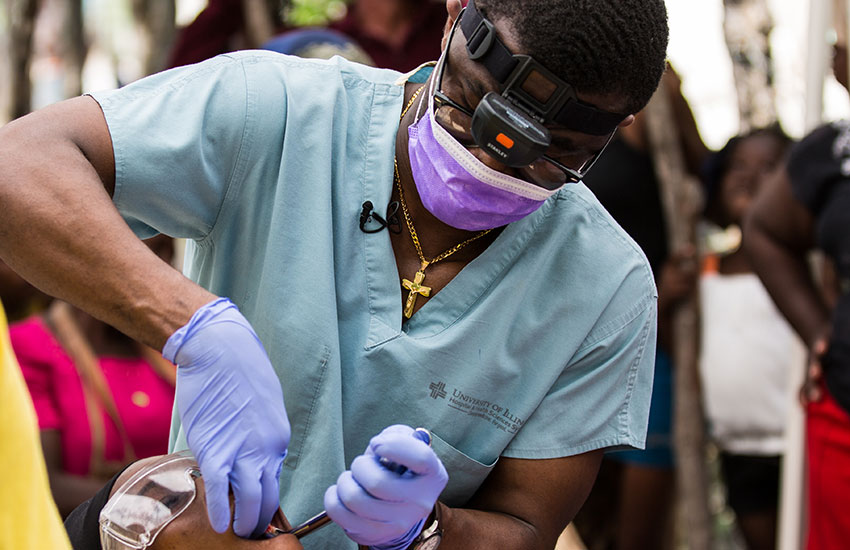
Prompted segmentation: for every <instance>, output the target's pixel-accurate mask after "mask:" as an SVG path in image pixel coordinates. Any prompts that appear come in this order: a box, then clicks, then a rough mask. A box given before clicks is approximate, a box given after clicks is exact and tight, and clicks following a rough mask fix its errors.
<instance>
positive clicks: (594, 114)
mask: <svg viewBox="0 0 850 550" xmlns="http://www.w3.org/2000/svg"><path fill="white" fill-rule="evenodd" d="M460 28H461V30H462V31H463V34H464V36H465V37H466V49H467V52H468V53H469V58H470V59H472V60H474V61H478V62H479V63H481V64H482V65H484V67H485V68H486V69H487V70H488V71H490V74H491V75H493V78H495V79H496V80H497V81H498V82H499V84H501V85H502V87H504V85H505V84H506V83H507V82H508V81H509V80H510V78H511V76H513V72H514V71H515V70H516V69H517V66H518V65H519V64H520V61H521V59H522V58H521V57H519V56H514V54H513V53H511V51H510V50H509V49H508V48H507V46H505V44H504V43H503V42H502V41H501V40H500V39H499V37H498V36H497V35H496V30H495V29H494V28H493V24H492V23H491V22H490V21H488V20H487V19H485V18H484V16H483V15H481V13H480V12H479V11H478V10H477V9H475V1H474V0H469V3H468V4H467V5H466V8H465V9H464V11H463V15H462V16H461V20H460ZM552 78H557V77H554V75H553V76H552ZM557 80H558V83H560V84H562V86H560V88H561V89H563V90H565V91H568V92H565V95H564V97H563V98H559V99H558V100H557V102H558V103H559V105H558V106H559V107H560V108H559V109H558V110H557V111H556V112H554V113H552V116H550V117H548V118H549V119H550V120H552V121H553V122H557V123H559V124H562V125H563V126H565V127H566V128H569V129H571V130H576V131H578V132H582V133H585V134H590V135H594V136H604V135H607V134H610V133H611V132H613V131H614V130H615V129H616V128H617V125H619V124H620V123H621V122H622V121H623V119H625V118H626V116H628V115H624V114H621V113H612V112H609V111H603V110H602V109H598V108H596V107H594V106H593V105H590V104H589V103H585V102H583V101H581V100H580V99H577V98H576V97H575V93H574V92H573V91H572V86H570V85H569V84H567V83H566V82H563V81H562V80H560V79H557Z"/></svg>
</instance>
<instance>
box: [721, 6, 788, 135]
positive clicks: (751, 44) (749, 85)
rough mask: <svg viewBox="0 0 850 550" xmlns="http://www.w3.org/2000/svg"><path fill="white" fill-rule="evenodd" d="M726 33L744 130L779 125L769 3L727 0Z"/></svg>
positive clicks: (724, 27)
mask: <svg viewBox="0 0 850 550" xmlns="http://www.w3.org/2000/svg"><path fill="white" fill-rule="evenodd" d="M723 7H724V13H725V17H724V20H723V30H724V34H725V36H726V47H727V48H728V49H729V55H730V56H731V58H732V67H733V74H734V77H735V88H736V90H737V92H738V110H739V113H740V119H741V131H747V130H750V129H752V128H759V127H764V126H767V125H769V124H772V123H774V122H776V120H777V113H776V101H775V95H774V89H773V60H772V58H771V54H770V40H769V38H770V31H771V29H772V28H773V20H772V19H771V16H770V10H769V9H768V7H767V1H766V0H724V1H723Z"/></svg>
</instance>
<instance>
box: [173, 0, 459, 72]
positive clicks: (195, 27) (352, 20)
mask: <svg viewBox="0 0 850 550" xmlns="http://www.w3.org/2000/svg"><path fill="white" fill-rule="evenodd" d="M464 4H465V2H464ZM445 23H446V12H445V5H444V3H443V2H442V1H440V0H437V1H434V0H426V1H424V2H423V1H421V0H353V1H351V2H349V3H348V6H347V10H346V13H345V16H344V17H343V18H342V19H339V20H337V21H331V22H329V23H328V24H327V27H328V30H331V31H334V32H339V33H341V34H343V35H345V36H347V37H348V38H349V39H350V40H352V41H353V42H354V43H355V44H357V45H358V47H359V48H361V49H362V50H363V51H364V52H365V53H366V55H367V56H368V58H369V59H370V60H371V62H372V64H374V65H375V66H376V67H382V68H386V69H394V70H397V71H410V70H413V69H414V68H416V67H417V66H419V65H421V64H422V63H425V62H427V61H433V60H434V59H436V58H437V57H439V55H440V49H439V44H440V38H441V37H442V35H443V30H444V26H445ZM293 30H295V29H293V28H291V27H288V26H286V25H284V24H283V23H282V22H279V27H278V29H277V32H276V34H278V35H281V34H286V33H288V32H292V31H293ZM244 32H245V16H244V6H243V2H242V0H209V1H208V2H207V6H206V8H204V10H203V11H202V12H201V13H200V14H198V16H197V17H196V18H195V20H194V21H193V22H192V23H190V24H189V25H187V26H186V27H185V28H184V29H182V30H181V32H180V34H179V35H178V38H177V42H176V44H175V45H174V48H173V50H172V52H171V55H170V57H169V61H168V66H169V67H179V66H182V65H189V64H191V63H197V62H199V61H203V60H205V59H209V58H211V57H214V56H216V55H218V54H222V53H226V52H231V51H235V50H239V49H244V48H245V46H244V44H245V40H244V38H243V37H242V35H243V34H244ZM269 49H277V48H269ZM354 60H355V61H358V62H359V60H357V59H354Z"/></svg>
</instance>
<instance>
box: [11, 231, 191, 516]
mask: <svg viewBox="0 0 850 550" xmlns="http://www.w3.org/2000/svg"><path fill="white" fill-rule="evenodd" d="M147 244H148V246H149V247H150V248H151V249H152V250H153V251H154V252H155V253H156V254H157V256H159V257H160V258H161V259H162V260H163V261H165V262H170V261H171V256H172V254H173V243H172V239H171V238H170V237H167V236H165V235H160V236H157V237H154V238H153V239H149V240H148V241H147ZM10 338H11V342H12V347H13V348H14V351H15V354H16V355H17V358H18V363H19V364H20V365H21V369H22V371H23V374H24V378H25V380H26V382H27V387H28V389H29V392H30V396H31V398H32V400H33V403H34V405H35V410H36V413H37V415H38V424H39V429H40V432H41V447H42V450H43V452H44V459H45V463H46V464H47V472H48V475H49V478H50V488H51V491H52V492H53V498H54V499H55V500H56V504H57V505H58V507H59V511H60V513H61V514H62V516H63V517H64V516H66V515H68V514H69V513H70V512H71V510H73V509H74V508H76V507H77V505H79V504H80V503H81V502H83V501H84V500H86V499H88V498H90V497H91V496H92V495H93V494H94V493H95V492H96V491H97V490H98V489H99V488H100V487H101V486H102V485H103V483H104V482H105V481H106V480H108V479H109V478H110V477H112V475H113V474H115V473H116V472H117V471H119V470H120V469H122V468H123V467H124V466H125V465H126V464H128V463H130V462H132V461H134V460H136V459H137V458H145V457H148V456H152V455H157V454H162V453H164V452H165V451H166V450H167V448H168V430H169V428H170V425H171V409H172V407H173V404H174V381H175V376H176V369H175V367H174V365H173V364H171V363H169V362H168V361H166V360H165V359H163V358H162V356H161V355H160V354H159V353H158V352H156V351H154V350H153V349H151V348H148V347H147V346H143V345H141V344H139V343H138V342H135V341H134V340H132V339H130V338H129V337H128V336H125V335H124V334H122V333H121V332H119V331H118V330H116V329H114V328H112V327H111V326H109V325H107V324H106V323H104V322H102V321H98V320H97V319H95V318H94V317H92V316H90V315H88V314H87V313H85V312H83V311H81V310H79V309H77V308H75V307H73V306H71V305H70V304H68V303H67V302H63V301H61V300H55V301H54V302H53V303H52V304H51V306H50V307H49V308H48V309H47V310H46V311H45V312H44V314H42V315H36V316H33V317H31V318H29V319H26V320H23V321H20V322H18V323H14V324H12V326H11V328H10Z"/></svg>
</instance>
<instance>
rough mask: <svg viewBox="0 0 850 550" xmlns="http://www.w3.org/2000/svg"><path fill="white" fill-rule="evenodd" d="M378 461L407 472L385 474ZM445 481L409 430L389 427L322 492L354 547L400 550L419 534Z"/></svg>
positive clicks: (428, 450)
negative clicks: (394, 464) (397, 465)
mask: <svg viewBox="0 0 850 550" xmlns="http://www.w3.org/2000/svg"><path fill="white" fill-rule="evenodd" d="M381 459H383V460H384V461H391V462H395V463H396V464H399V465H401V466H405V467H406V468H407V471H406V472H404V473H403V474H399V473H397V471H392V470H389V469H387V468H386V467H385V466H383V465H382V464H381ZM448 480H449V476H448V474H447V473H446V469H445V467H444V466H443V463H442V462H441V461H440V459H439V457H437V455H436V454H435V453H434V451H433V450H432V449H431V447H430V446H429V445H428V444H427V443H425V442H423V441H422V440H420V439H419V438H417V437H416V436H414V430H413V428H411V427H409V426H402V425H395V426H390V427H388V428H386V429H384V430H383V431H382V432H381V433H380V434H378V435H377V436H375V437H373V438H372V440H371V441H370V442H369V446H368V447H367V448H366V452H364V453H363V454H362V455H360V456H358V457H357V458H355V459H354V460H353V461H352V463H351V470H347V471H345V472H343V473H342V474H341V475H340V476H339V479H338V480H337V483H336V485H332V486H330V487H329V488H328V490H327V491H325V510H327V512H328V516H330V518H331V519H332V520H333V521H334V522H335V523H336V524H337V525H339V526H340V527H342V528H343V529H344V530H345V532H346V534H347V535H348V537H349V538H350V539H352V540H353V541H355V542H357V543H358V544H362V545H365V546H371V547H372V548H374V549H376V550H402V549H404V548H407V547H408V546H410V543H411V542H412V541H413V539H415V538H416V536H417V535H418V534H419V532H420V531H421V530H422V526H423V524H424V523H425V520H426V519H427V518H428V516H429V515H430V514H431V510H432V509H433V508H434V504H435V503H436V502H437V498H438V497H439V496H440V493H442V492H443V489H444V488H445V486H446V483H447V482H448Z"/></svg>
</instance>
